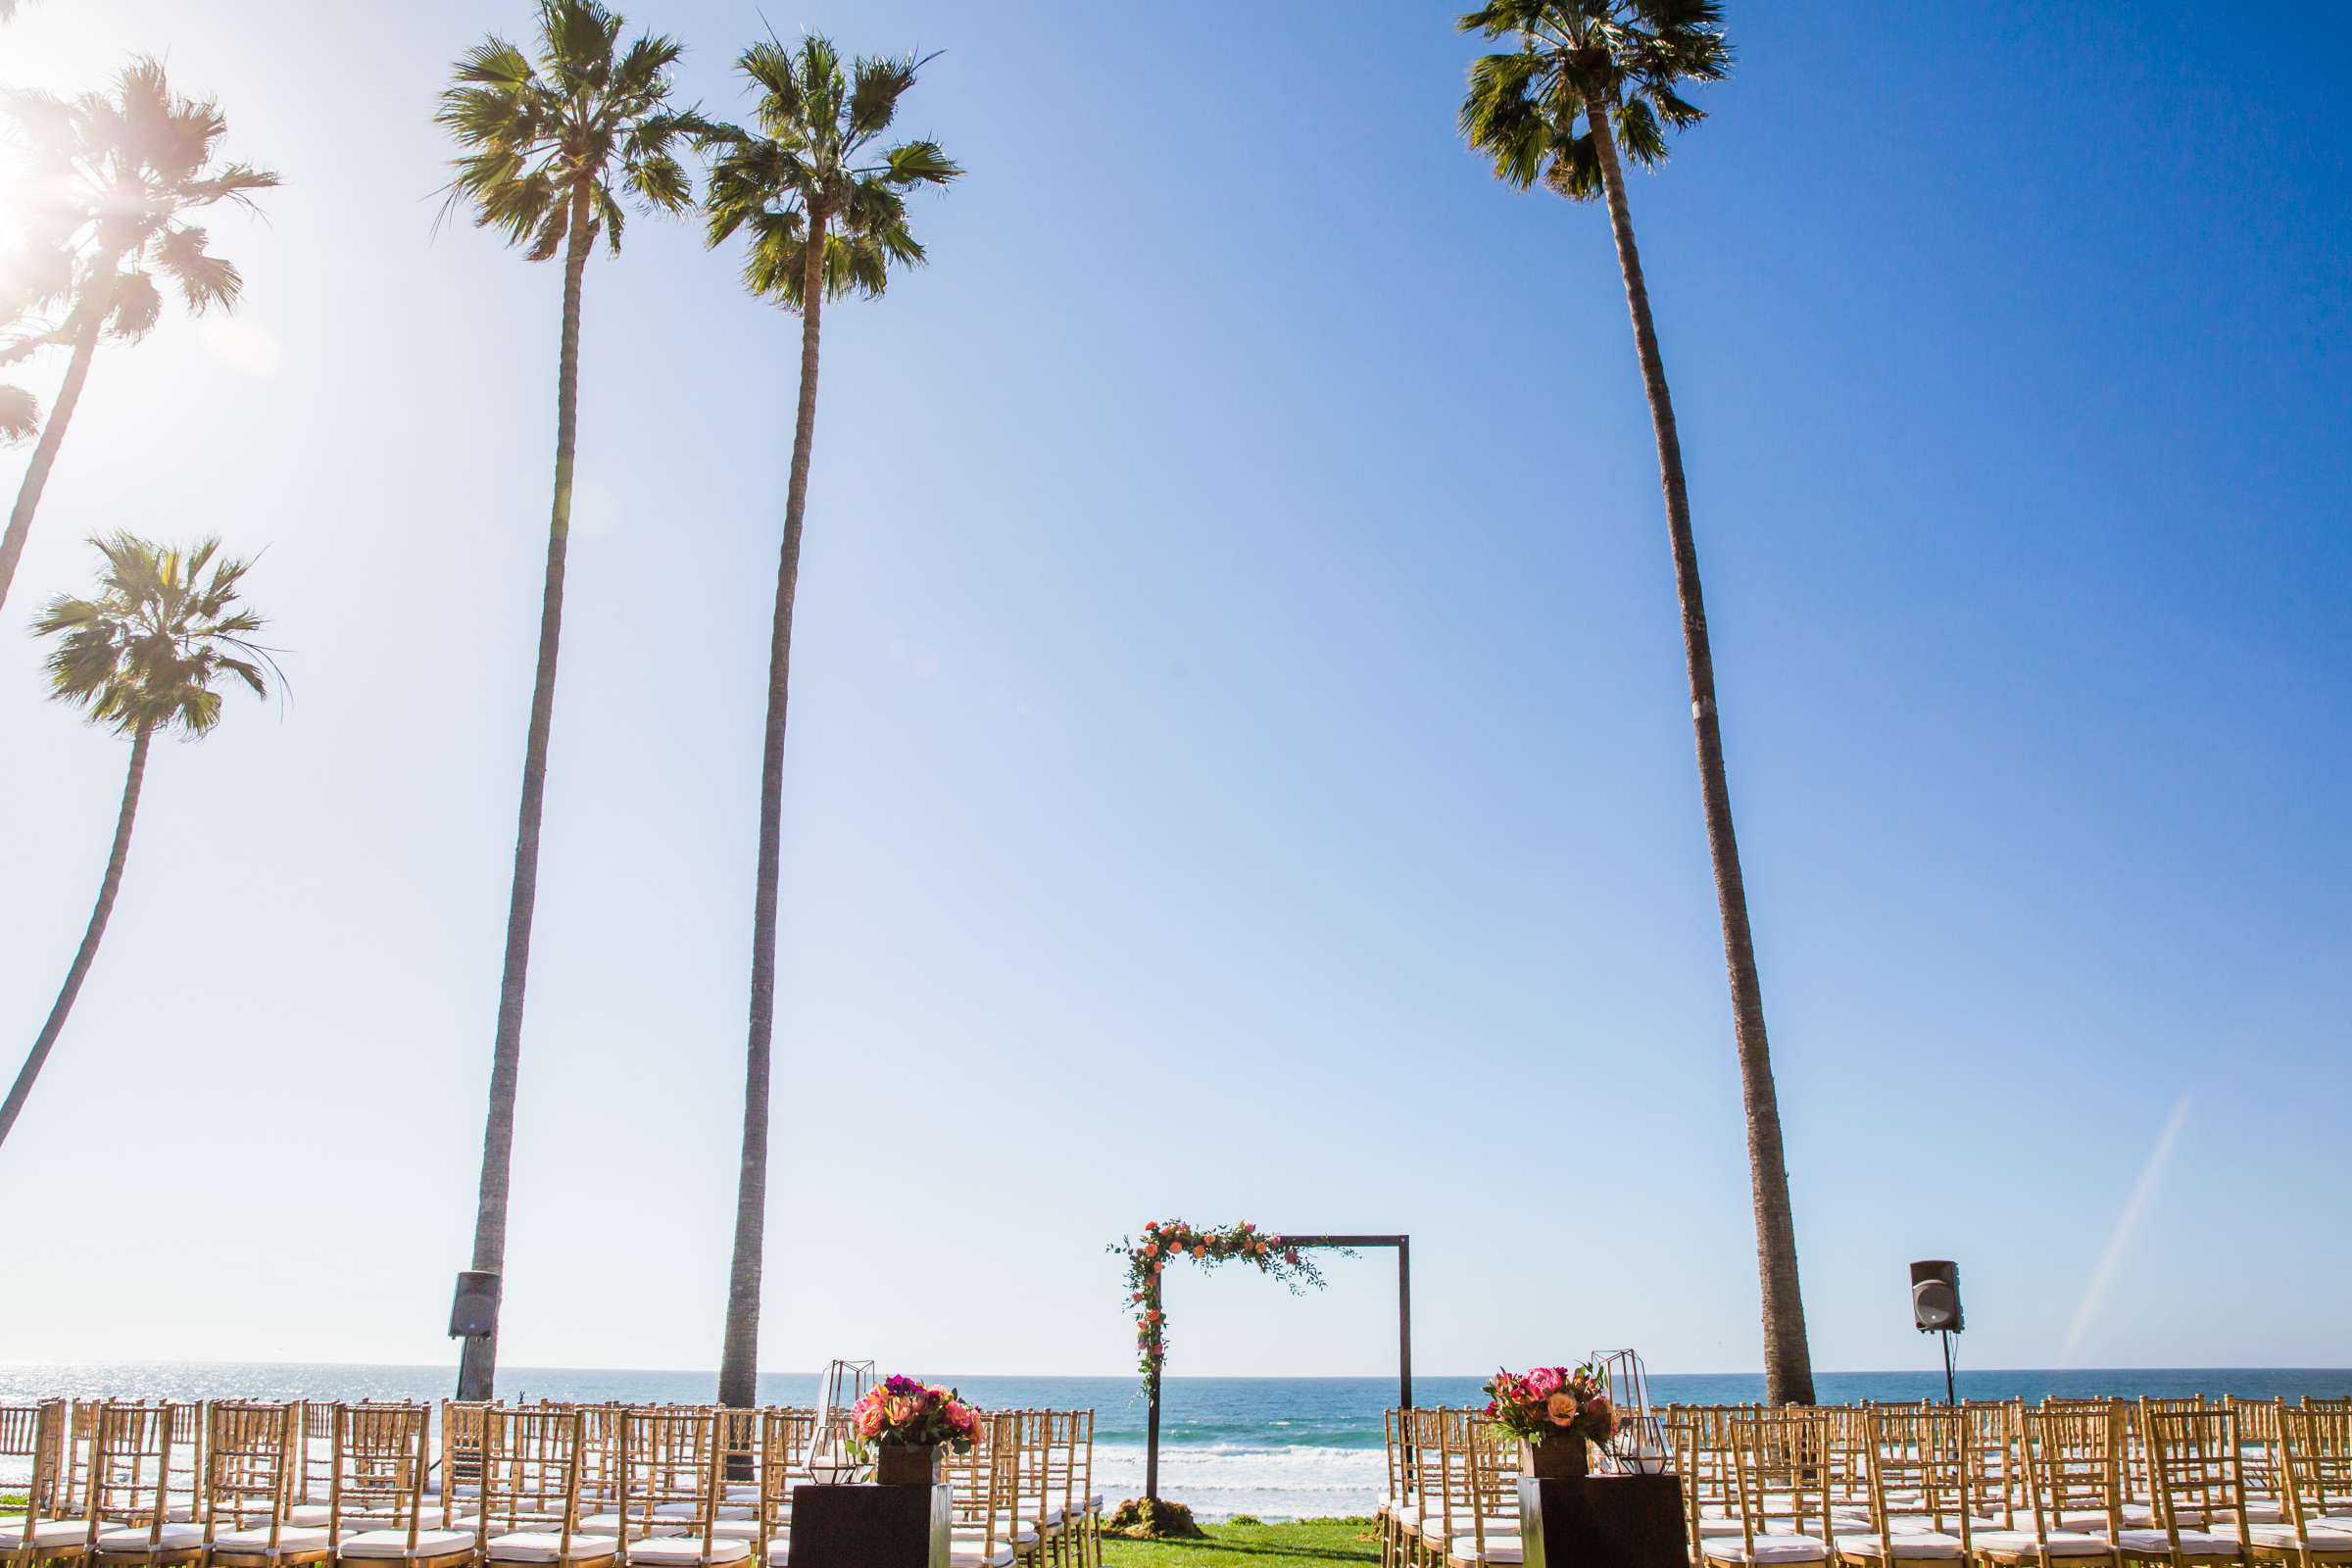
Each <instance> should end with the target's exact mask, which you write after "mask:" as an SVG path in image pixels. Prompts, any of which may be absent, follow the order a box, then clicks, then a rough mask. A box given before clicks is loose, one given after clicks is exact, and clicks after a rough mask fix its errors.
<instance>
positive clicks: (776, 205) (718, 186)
mask: <svg viewBox="0 0 2352 1568" xmlns="http://www.w3.org/2000/svg"><path fill="white" fill-rule="evenodd" d="M928 58H929V57H923V58H916V57H912V56H908V57H903V58H867V59H860V60H858V62H857V63H856V64H855V66H854V67H852V68H851V69H850V70H849V71H848V72H847V73H845V72H844V70H843V66H842V57H841V52H840V51H839V50H838V49H836V48H835V47H834V46H833V43H832V40H830V39H828V38H826V37H824V36H823V35H822V34H818V33H810V34H808V35H807V36H805V37H803V38H802V39H801V40H800V42H799V44H798V45H797V46H796V47H791V48H788V47H786V46H785V45H784V44H782V43H780V42H777V41H776V40H774V39H769V40H767V41H766V42H763V43H758V44H754V45H753V46H752V47H751V48H749V49H747V50H745V51H744V52H743V54H742V55H741V56H739V57H738V58H737V60H736V69H737V70H738V71H739V72H740V73H742V75H743V77H744V79H745V81H746V83H747V85H748V86H749V87H750V89H751V91H752V95H753V116H752V122H753V125H754V127H755V128H754V129H752V130H744V129H738V128H735V127H732V126H729V127H724V128H723V129H721V130H718V131H717V132H716V133H714V134H713V135H712V136H711V138H710V140H709V141H708V143H707V145H708V146H710V147H711V148H712V150H713V152H714V155H715V156H713V158H712V160H711V172H710V178H709V180H708V183H707V187H706V191H705V195H704V204H703V210H704V219H705V222H704V237H705V239H706V241H707V242H708V243H709V244H711V245H713V246H716V245H720V244H724V243H725V242H726V241H728V240H729V239H732V238H734V237H735V236H736V235H738V234H748V236H749V242H750V243H749V247H748V249H747V252H746V255H745V258H744V265H743V281H744V286H745V287H746V288H747V289H749V290H750V291H751V292H752V293H754V294H756V295H759V296H760V297H762V298H765V299H770V300H773V301H775V302H776V303H778V304H780V305H783V306H785V307H787V308H789V309H793V310H800V309H803V308H805V306H806V305H807V303H808V302H807V300H806V299H805V298H804V296H805V295H806V294H807V292H808V287H809V281H808V276H809V261H810V255H809V248H808V247H809V235H810V233H811V232H812V231H814V232H821V233H822V234H823V247H824V249H823V252H822V254H821V256H819V257H818V258H816V260H817V262H818V264H819V265H818V271H819V277H820V282H819V286H820V287H821V288H822V289H823V290H824V293H825V295H826V297H827V298H833V297H837V296H840V295H843V294H849V293H857V294H863V295H865V296H868V297H872V296H876V295H879V294H881V293H882V292H883V291H884V290H885V289H886V288H887V287H888V285H889V278H890V271H891V269H892V268H893V267H910V266H915V265H918V264H920V263H921V261H922V260H923V248H922V246H921V245H919V244H917V243H916V242H915V239H914V237H913V235H912V233H911V232H909V230H908V228H907V207H906V202H905V199H904V195H903V193H904V192H905V191H907V190H909V189H912V188H914V187H916V186H920V185H940V186H944V185H947V184H949V183H950V182H952V181H953V180H955V179H956V178H957V177H959V176H960V175H961V174H962V172H963V171H962V169H961V168H960V167H959V166H958V165H956V163H955V162H954V161H953V160H952V159H950V158H949V157H948V156H947V153H946V152H945V151H944V150H943V149H942V148H941V147H940V145H939V143H937V142H936V141H932V140H929V139H921V140H915V141H908V142H904V143H901V144H900V145H898V146H895V147H891V148H889V149H887V150H885V151H884V152H882V153H881V154H880V155H879V159H878V161H877V162H873V163H870V164H864V165H860V164H859V163H858V160H859V159H860V158H861V157H873V156H874V155H872V154H869V153H865V152H864V151H863V149H865V148H866V147H868V146H869V145H870V143H871V142H872V141H873V140H874V139H875V138H876V137H877V136H878V134H879V133H880V132H881V131H882V130H884V129H886V128H888V126H889V125H890V123H891V122H892V120H893V119H894V118H895V117H896V115H897V112H898V106H899V103H900V101H901V99H902V98H904V96H905V95H906V93H907V91H908V89H910V88H911V87H912V86H913V85H914V82H915V78H916V75H917V74H918V73H919V72H920V70H921V68H922V66H923V65H924V63H925V60H926V59H928Z"/></svg>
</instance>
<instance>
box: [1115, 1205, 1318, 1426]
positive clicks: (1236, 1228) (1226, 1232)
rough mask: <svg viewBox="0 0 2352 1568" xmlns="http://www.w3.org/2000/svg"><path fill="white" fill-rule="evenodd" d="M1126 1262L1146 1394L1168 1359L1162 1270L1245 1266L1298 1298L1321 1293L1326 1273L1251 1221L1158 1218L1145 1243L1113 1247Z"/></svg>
mask: <svg viewBox="0 0 2352 1568" xmlns="http://www.w3.org/2000/svg"><path fill="white" fill-rule="evenodd" d="M1110 1250H1112V1251H1114V1252H1118V1253H1122V1254H1124V1255H1125V1257H1126V1259H1127V1304H1128V1305H1130V1306H1132V1307H1134V1308H1135V1349H1136V1370H1138V1371H1140V1372H1141V1373H1143V1375H1144V1387H1145V1388H1146V1389H1147V1390H1150V1389H1156V1388H1157V1387H1159V1371H1160V1368H1161V1367H1162V1366H1163V1365H1164V1364H1165V1363H1166V1361H1167V1359H1168V1330H1167V1314H1166V1313H1165V1312H1163V1311H1161V1310H1160V1305H1159V1276H1160V1271H1161V1270H1162V1269H1164V1268H1166V1267H1167V1266H1168V1264H1169V1263H1171V1262H1173V1261H1175V1260H1177V1259H1179V1258H1190V1259H1192V1260H1193V1261H1194V1262H1196V1263H1200V1264H1201V1265H1203V1266H1205V1267H1209V1268H1214V1267H1215V1266H1216V1265H1217V1264H1219V1263H1227V1262H1235V1261H1239V1262H1243V1263H1247V1264H1249V1265H1250V1267H1252V1268H1255V1269H1257V1270H1258V1271H1259V1272H1260V1273H1264V1274H1270V1275H1272V1276H1273V1277H1274V1278H1276V1279H1278V1280H1280V1281H1281V1282H1282V1283H1283V1284H1284V1285H1286V1286H1288V1287H1289V1288H1290V1292H1291V1294H1292V1295H1293V1296H1297V1295H1299V1294H1300V1293H1301V1292H1302V1291H1303V1290H1304V1289H1305V1288H1306V1287H1307V1286H1310V1285H1311V1286H1314V1287H1315V1288H1316V1289H1318V1290H1320V1289H1321V1288H1322V1285H1323V1274H1322V1271H1321V1270H1320V1269H1318V1268H1316V1267H1315V1265H1314V1264H1313V1263H1311V1262H1309V1261H1308V1260H1307V1257H1306V1254H1305V1253H1304V1252H1302V1251H1300V1250H1299V1249H1298V1248H1296V1247H1292V1246H1290V1245H1288V1244H1287V1243H1285V1242H1284V1241H1283V1239H1282V1238H1281V1237H1279V1236H1270V1235H1268V1234H1266V1233H1265V1232H1264V1231H1261V1230H1259V1229H1258V1228H1257V1227H1256V1226H1254V1225H1252V1224H1250V1222H1249V1221H1248V1220H1243V1221H1242V1222H1241V1223H1240V1224H1238V1225H1229V1226H1227V1227H1226V1228H1225V1229H1223V1230H1215V1229H1208V1230H1203V1229H1201V1227H1200V1226H1198V1225H1193V1224H1190V1223H1188V1222H1186V1221H1184V1220H1181V1219H1165V1220H1161V1219H1155V1220H1152V1221H1151V1222H1150V1223H1149V1224H1147V1225H1145V1227H1144V1239H1143V1240H1142V1241H1140V1242H1136V1241H1130V1240H1129V1239H1127V1238H1125V1237H1121V1238H1120V1239H1119V1240H1118V1241H1117V1242H1116V1243H1114V1244H1113V1245H1112V1247H1111V1249H1110Z"/></svg>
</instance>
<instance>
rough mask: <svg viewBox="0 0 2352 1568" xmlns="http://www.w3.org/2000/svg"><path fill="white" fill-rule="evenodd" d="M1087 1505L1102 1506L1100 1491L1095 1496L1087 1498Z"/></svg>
mask: <svg viewBox="0 0 2352 1568" xmlns="http://www.w3.org/2000/svg"><path fill="white" fill-rule="evenodd" d="M1086 1505H1087V1506H1088V1507H1089V1508H1101V1507H1102V1506H1103V1494H1101V1493H1100V1492H1098V1493H1096V1494H1095V1495H1093V1496H1091V1497H1089V1498H1087V1499H1086Z"/></svg>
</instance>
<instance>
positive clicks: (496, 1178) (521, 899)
mask: <svg viewBox="0 0 2352 1568" xmlns="http://www.w3.org/2000/svg"><path fill="white" fill-rule="evenodd" d="M593 238H594V236H593V234H592V233H591V232H590V224H589V187H588V185H587V183H586V182H585V181H583V182H582V183H581V184H580V185H579V187H578V188H577V189H576V190H574V191H573V193H572V198H571V233H570V237H569V240H568V246H569V248H568V249H567V250H566V251H565V252H564V344H563V348H562V350H561V352H560V353H559V355H558V358H557V366H556V499H555V504H554V506H553V508H552V509H551V510H550V513H549V516H548V524H547V581H546V584H545V586H544V587H543V588H542V589H541V590H540V596H539V665H538V670H537V673H536V675H535V677H534V679H533V681H532V685H531V727H530V730H529V734H528V738H527V739H526V740H525V741H524V743H523V751H522V808H521V810H520V812H519V813H518V816H519V820H518V822H517V825H516V828H515V888H514V893H513V895H512V897H511V898H510V900H509V902H508V905H507V962H506V969H505V971H504V972H503V973H502V974H501V976H500V978H499V984H498V1039H497V1043H496V1044H495V1045H494V1046H493V1047H492V1048H491V1053H490V1114H489V1118H488V1121H487V1122H486V1124H485V1125H484V1126H483V1129H482V1181H481V1191H480V1195H479V1198H478V1200H477V1204H476V1207H475V1211H474V1219H473V1266H474V1267H475V1268H476V1269H480V1270H483V1271H486V1272H488V1273H493V1274H503V1273H504V1272H505V1270H506V1262H507V1181H508V1171H509V1169H510V1167H511V1166H512V1164H513V1162H514V1155H515V1082H516V1079H517V1078H518V1077H519V1075H520V1073H521V1070H522V993H523V983H524V981H525V980H526V979H527V977H528V975H529V972H530V966H531V914H532V911H533V910H534V909H535V908H536V907H537V906H538V902H539V817H540V811H541V807H542V806H543V804H544V803H545V801H546V799H547V738H548V731H549V729H550V728H551V727H552V726H553V725H554V722H555V714H556V653H557V649H558V646H559V644H560V643H561V642H562V641H563V636H564V555H565V552H566V551H567V550H568V548H569V546H570V543H571V473H572V453H573V448H574V445H575V438H576V436H577V434H578V425H579V411H580V285H581V283H582V281H583V279H584V278H585V277H586V275H587V271H588V251H589V248H590V245H591V243H592V241H593ZM497 1373H498V1331H497V1329H496V1327H495V1326H494V1327H493V1328H492V1329H491V1331H490V1332H489V1333H488V1334H481V1335H473V1336H470V1337H468V1338H467V1339H466V1342H465V1349H464V1351H463V1353H462V1355H461V1358H460V1360H459V1363H458V1397H459V1398H461V1399H487V1398H489V1397H491V1396H490V1391H491V1388H492V1386H493V1384H494V1383H495V1382H496V1380H497Z"/></svg>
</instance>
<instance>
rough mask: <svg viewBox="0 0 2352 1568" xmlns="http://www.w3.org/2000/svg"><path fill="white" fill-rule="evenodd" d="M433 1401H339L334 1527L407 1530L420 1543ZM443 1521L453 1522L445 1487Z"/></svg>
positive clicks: (330, 1512) (331, 1473)
mask: <svg viewBox="0 0 2352 1568" xmlns="http://www.w3.org/2000/svg"><path fill="white" fill-rule="evenodd" d="M432 1419H433V1412H432V1409H431V1407H430V1406H428V1405H423V1404H409V1403H397V1402H389V1401H387V1402H380V1403H377V1402H370V1403H366V1404H338V1405H336V1406H335V1413H334V1418H333V1423H332V1429H333V1436H332V1438H331V1440H330V1446H331V1454H330V1457H329V1460H328V1471H327V1489H326V1506H327V1524H328V1526H329V1528H330V1529H334V1530H338V1531H340V1530H405V1531H407V1532H408V1537H409V1544H411V1545H412V1546H413V1545H415V1544H416V1541H417V1531H418V1529H420V1528H421V1527H422V1526H423V1523H424V1512H425V1493H424V1476H425V1469H426V1454H427V1453H428V1452H429V1448H428V1445H429V1443H430V1442H431V1427H432ZM442 1490H443V1493H444V1496H443V1497H442V1499H441V1514H442V1517H441V1520H440V1523H441V1524H442V1525H444V1526H446V1525H447V1524H448V1522H449V1507H450V1503H449V1499H448V1497H447V1495H446V1493H447V1491H448V1488H447V1487H446V1485H445V1486H444V1487H443V1489H442Z"/></svg>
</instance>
